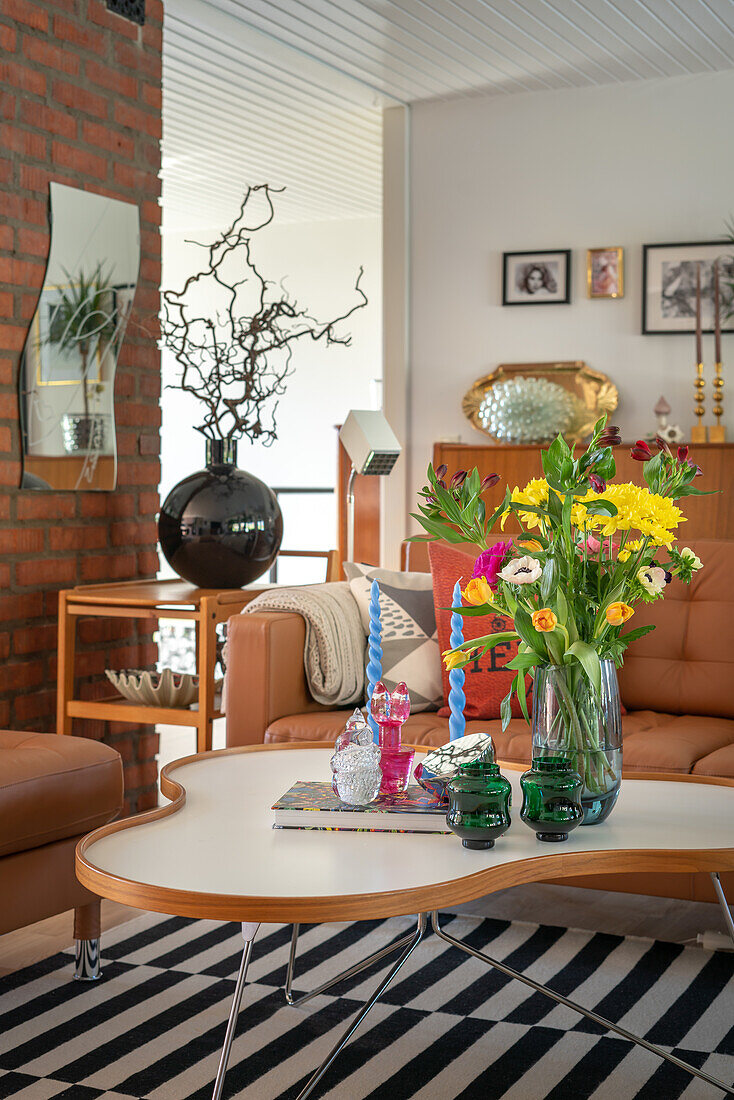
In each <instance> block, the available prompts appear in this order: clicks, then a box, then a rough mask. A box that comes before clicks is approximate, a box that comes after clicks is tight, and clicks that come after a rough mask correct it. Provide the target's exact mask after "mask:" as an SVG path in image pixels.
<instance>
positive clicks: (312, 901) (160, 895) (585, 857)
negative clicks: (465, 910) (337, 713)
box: [76, 741, 734, 924]
mask: <svg viewBox="0 0 734 1100" xmlns="http://www.w3.org/2000/svg"><path fill="white" fill-rule="evenodd" d="M411 747H413V748H415V749H417V750H419V751H428V750H430V747H431V746H427V745H415V746H411ZM331 748H333V745H332V743H331V742H330V741H317V742H309V743H302V742H295V741H294V742H288V743H286V744H282V745H281V744H273V745H241V746H238V747H236V748H229V749H219V750H216V751H214V752H208V753H198V754H194V755H191V756H186V757H182V758H181V759H180V760H174V761H172V762H171V763H170V764H167V765H166V766H165V767H164V768H163V770H162V772H161V790H162V791H163V793H164V794H165V795H166V797H167V798H169V799H170V800H171V801H170V802H169V804H168V805H167V806H159V807H157V808H156V809H155V810H149V811H148V812H147V813H143V814H138V815H136V816H134V817H129V818H125V819H124V820H122V821H114V822H111V823H110V824H109V825H103V826H102V827H101V828H99V829H95V830H94V832H92V833H89V834H88V835H87V836H85V837H83V838H82V839H81V840H80V841H79V843H78V844H77V847H76V874H77V878H78V879H79V881H80V882H81V884H82V885H83V886H85V887H86V888H87V889H88V890H91V891H92V893H96V894H100V895H101V896H102V897H105V898H110V899H111V900H113V901H119V902H122V903H123V904H125V905H131V906H133V907H135V908H137V909H143V910H150V911H152V912H157V913H169V914H173V915H175V916H181V917H197V918H200V919H208V920H222V921H258V922H260V923H263V924H268V923H276V924H281V923H282V924H288V923H293V922H301V923H306V922H312V923H319V922H326V921H341V920H366V919H373V918H384V917H394V916H403V915H405V914H412V913H421V912H430V911H432V910H433V909H438V908H443V907H445V906H447V905H460V904H462V903H464V902H469V901H475V900H476V899H477V898H480V897H484V896H485V895H487V894H491V893H494V892H495V891H496V890H504V889H506V888H508V887H510V886H519V885H522V884H524V883H529V882H538V881H541V880H544V879H548V878H553V879H558V878H574V877H576V876H579V875H588V874H595V875H596V874H610V875H614V874H624V873H626V872H631V871H637V872H640V871H641V872H648V873H653V872H661V871H665V872H668V873H671V872H672V873H680V874H691V873H696V872H699V871H704V872H706V871H734V848H715V849H707V848H695V849H686V850H684V851H680V850H678V851H673V850H671V849H652V848H651V849H646V848H633V849H619V850H617V851H613V852H605V851H604V850H601V849H596V850H593V851H583V852H574V851H573V850H571V851H564V852H557V851H556V850H555V849H554V850H553V851H552V852H550V853H549V854H548V855H546V854H543V855H542V856H540V857H539V856H533V857H531V858H528V859H522V860H515V861H513V862H512V863H509V864H499V865H495V866H489V867H484V868H482V869H481V870H478V871H476V872H475V873H474V874H473V875H465V876H462V877H461V878H460V879H449V880H448V881H445V882H441V883H432V884H431V885H429V886H418V887H414V888H411V889H406V890H393V891H385V892H382V891H381V892H378V893H368V894H346V895H331V896H328V897H281V898H272V897H257V896H250V895H227V894H219V893H216V894H209V893H203V892H198V891H189V890H178V889H173V888H170V887H162V886H155V885H151V884H150V883H144V882H137V881H135V880H133V879H126V878H122V877H119V876H117V875H113V874H111V873H110V872H106V871H100V870H99V869H98V868H97V867H95V866H94V864H92V863H90V862H89V861H88V860H87V858H86V851H87V849H88V848H89V847H90V846H91V845H92V844H95V843H96V842H97V841H99V840H101V839H102V838H103V837H105V836H109V835H110V834H112V833H117V832H122V831H123V830H125V829H133V828H136V827H137V826H138V825H144V824H147V823H149V822H151V821H155V820H158V819H161V818H164V817H169V816H170V815H172V814H175V813H178V811H179V810H181V809H182V808H183V806H184V805H185V803H186V789H185V788H184V786H183V785H182V784H181V783H179V782H178V781H177V780H175V779H173V777H172V774H171V773H172V772H174V771H176V770H177V769H179V768H182V767H184V766H185V765H187V764H191V763H193V762H198V761H200V760H202V759H203V758H206V757H221V756H235V755H240V754H244V753H250V752H268V751H277V750H279V751H283V750H288V749H331ZM502 767H503V768H505V769H507V770H511V771H524V770H525V765H522V764H508V763H504V764H502ZM638 779H645V780H668V781H676V782H688V783H703V784H714V785H716V786H722V787H734V779H727V778H723V777H722V778H718V777H714V776H697V775H678V774H677V773H661V772H653V773H649V774H648V773H637V774H634V775H630V776H627V780H628V781H632V782H634V781H635V780H638Z"/></svg>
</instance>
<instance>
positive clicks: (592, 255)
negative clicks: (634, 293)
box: [586, 248, 624, 298]
mask: <svg viewBox="0 0 734 1100" xmlns="http://www.w3.org/2000/svg"><path fill="white" fill-rule="evenodd" d="M586 293H587V296H588V297H589V298H623V297H624V249H623V248H590V249H589V250H588V252H587V253H586Z"/></svg>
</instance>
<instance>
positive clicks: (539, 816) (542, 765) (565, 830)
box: [520, 755, 584, 842]
mask: <svg viewBox="0 0 734 1100" xmlns="http://www.w3.org/2000/svg"><path fill="white" fill-rule="evenodd" d="M520 786H521V788H522V794H523V801H522V809H521V810H520V817H521V819H522V820H523V821H524V822H525V824H526V825H529V826H530V828H531V829H534V830H535V835H536V836H537V838H538V840H546V841H550V842H558V841H562V840H568V834H569V833H570V832H571V830H572V829H575V828H576V826H577V825H580V824H581V822H582V819H583V816H584V811H583V809H582V808H581V778H580V776H579V775H578V773H577V772H575V771H574V770H573V766H572V764H571V761H570V759H569V758H568V756H564V755H560V756H541V757H533V763H532V766H531V768H530V771H527V772H525V774H524V775H522V776H521V777H520Z"/></svg>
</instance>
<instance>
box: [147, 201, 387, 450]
mask: <svg viewBox="0 0 734 1100" xmlns="http://www.w3.org/2000/svg"><path fill="white" fill-rule="evenodd" d="M282 190H283V188H275V187H271V186H270V185H269V184H260V185H259V186H257V187H248V189H247V191H246V193H245V196H244V198H243V200H242V205H241V206H240V212H239V214H238V215H237V217H236V218H235V220H234V222H233V223H232V225H231V226H230V227H229V229H227V230H225V231H224V233H222V235H221V236H220V237H219V238H218V239H217V240H216V241H214V243H213V244H211V245H203V246H202V247H204V248H206V250H207V253H208V267H207V268H206V269H205V270H204V271H201V272H199V274H198V275H192V276H190V277H189V278H188V279H187V280H186V282H185V284H184V286H183V289H182V290H181V291H178V292H176V291H172V290H166V291H164V292H163V320H162V323H161V338H162V342H163V344H164V345H165V346H166V347H168V348H169V349H170V350H171V351H172V352H173V354H174V355H175V357H176V359H177V360H178V362H179V363H180V365H181V368H182V370H181V378H180V381H179V382H178V383H177V384H176V385H175V386H173V387H171V388H173V389H180V390H183V391H184V393H190V394H193V396H194V397H196V398H198V399H199V400H200V401H201V402H203V404H204V405H205V406H206V414H205V416H204V420H203V423H201V424H198V425H197V426H196V428H197V431H200V432H201V433H202V434H203V435H205V436H207V437H208V438H210V439H231V438H232V437H235V438H238V437H239V436H242V435H244V436H247V438H249V439H250V440H252V441H255V440H257V441H259V442H260V443H262V444H263V445H264V446H269V444H271V443H272V442H273V441H274V440H275V439H276V438H277V433H276V424H275V415H276V412H277V408H278V398H279V397H281V396H282V395H283V394H284V393H285V389H286V379H287V378H288V377H289V376H290V375H291V374H292V373H293V368H292V366H291V358H292V355H293V345H294V344H295V343H296V341H298V340H301V339H303V338H304V337H309V338H310V339H311V340H314V341H316V340H324V341H325V343H326V344H343V345H345V346H349V344H350V343H351V337H350V336H338V335H337V334H336V332H335V326H336V325H338V324H339V323H340V322H341V321H345V320H346V319H347V317H350V316H351V315H352V314H353V313H354V312H356V310H358V309H362V308H363V307H364V306H365V305H367V295H366V294H365V293H364V291H363V290H362V288H361V286H360V280H361V278H362V274H363V269H362V268H360V269H359V274H358V276H357V280H356V282H355V284H354V289H355V291H356V292H357V294H358V295H359V297H360V301H358V302H357V303H356V304H355V305H354V306H352V308H351V309H350V310H348V311H347V312H346V313H343V314H342V315H341V316H339V317H336V318H334V320H333V321H327V322H323V323H322V322H319V321H316V319H315V318H313V317H311V316H310V314H309V313H308V311H307V310H305V309H301V308H300V307H299V305H298V303H297V302H296V301H295V300H294V299H292V298H291V297H290V296H289V295H288V293H287V291H286V290H285V289H284V287H283V286H282V284H281V286H280V288H279V294H274V293H273V291H272V288H273V287H274V284H273V283H272V282H269V281H268V280H266V279H264V278H263V276H262V275H261V274H260V272H259V271H258V269H257V267H256V266H255V263H254V261H253V259H252V257H251V254H250V241H251V236H250V234H252V233H256V232H257V231H258V230H259V229H264V227H265V226H266V225H269V224H270V222H271V221H272V220H273V218H274V216H275V209H274V206H273V200H272V195H273V193H275V192H278V191H282ZM257 192H261V193H262V195H261V197H262V198H264V200H265V206H266V212H265V217H264V220H260V221H259V222H258V223H256V224H255V225H248V224H246V221H247V220H249V219H248V218H247V208H248V205H249V204H250V203H251V200H252V199H253V196H255V195H256V193H257ZM242 261H244V272H245V274H244V275H242V277H238V278H237V277H235V276H239V275H241V272H242V270H243V267H242ZM204 294H206V295H208V296H213V297H214V300H215V302H216V308H215V310H214V311H213V315H212V311H211V304H210V302H208V301H207V302H206V303H205V304H204V303H199V304H200V305H205V310H206V313H208V315H206V314H205V315H204V316H196V308H197V302H196V299H197V297H199V298H201V297H202V296H203V295H204Z"/></svg>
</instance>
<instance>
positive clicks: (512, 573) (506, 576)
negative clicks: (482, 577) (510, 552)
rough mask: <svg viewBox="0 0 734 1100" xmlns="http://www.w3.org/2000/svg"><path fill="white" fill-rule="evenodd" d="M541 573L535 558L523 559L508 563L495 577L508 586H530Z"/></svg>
mask: <svg viewBox="0 0 734 1100" xmlns="http://www.w3.org/2000/svg"><path fill="white" fill-rule="evenodd" d="M542 572H543V570H542V568H541V565H540V562H539V561H538V559H537V558H530V557H524V558H515V560H514V561H509V562H508V563H507V565H506V566H505V568H504V569H503V570H502V571H501V572H500V573H498V574H497V576H498V577H501V579H502V580H503V581H507V582H508V584H532V583H533V581H537V580H538V579H539V578H540V574H541V573H542Z"/></svg>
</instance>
